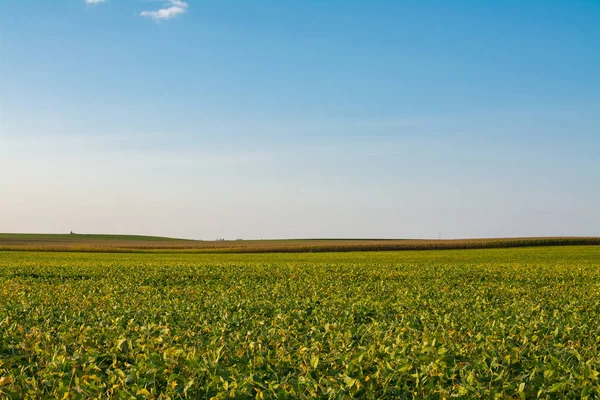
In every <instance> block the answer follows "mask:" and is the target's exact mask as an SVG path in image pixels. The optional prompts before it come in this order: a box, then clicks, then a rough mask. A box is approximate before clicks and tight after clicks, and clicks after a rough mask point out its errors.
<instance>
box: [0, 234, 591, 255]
mask: <svg viewBox="0 0 600 400" xmlns="http://www.w3.org/2000/svg"><path fill="white" fill-rule="evenodd" d="M565 245H600V237H539V238H535V237H533V238H532V237H528V238H489V239H485V238H484V239H453V240H433V239H288V240H188V239H173V238H167V237H157V236H138V235H86V234H83V235H80V234H66V235H60V234H59V235H57V234H15V233H0V250H13V251H86V252H124V253H129V252H168V251H177V252H190V253H304V252H343V251H393V250H444V249H446V250H447V249H486V248H512V247H532V246H565Z"/></svg>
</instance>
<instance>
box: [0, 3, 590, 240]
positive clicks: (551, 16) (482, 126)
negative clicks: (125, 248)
mask: <svg viewBox="0 0 600 400" xmlns="http://www.w3.org/2000/svg"><path fill="white" fill-rule="evenodd" d="M599 71H600V2H598V1H578V0H569V1H566V0H563V1H559V0H556V1H510V0H509V1H452V2H450V1H426V2H422V1H377V0H372V1H371V0H370V1H356V0H348V1H341V0H337V1H336V0H320V1H317V0H311V1H308V0H306V1H297V0H290V1H272V0H271V1H267V0H264V1H250V0H246V1H235V0H220V1H215V0H212V1H211V0H189V1H181V0H171V1H167V0H165V1H151V0H131V1H117V0H106V1H100V0H64V1H63V0H57V1H42V0H4V1H2V3H0V232H44V233H46V232H47V233H64V232H68V231H70V230H73V231H75V232H80V233H135V234H152V235H164V236H175V237H187V238H198V239H214V238H217V237H224V238H230V239H235V238H247V239H249V238H300V237H381V238H402V237H422V238H429V237H437V236H438V234H439V233H440V232H441V234H442V236H443V237H445V238H458V237H493V236H550V235H590V236H594V235H595V236H600V206H599V205H600V72H599Z"/></svg>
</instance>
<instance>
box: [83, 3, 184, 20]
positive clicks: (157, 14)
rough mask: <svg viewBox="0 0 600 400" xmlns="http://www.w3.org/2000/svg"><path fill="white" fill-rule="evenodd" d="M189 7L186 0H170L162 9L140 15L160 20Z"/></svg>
mask: <svg viewBox="0 0 600 400" xmlns="http://www.w3.org/2000/svg"><path fill="white" fill-rule="evenodd" d="M92 1H98V0H92ZM187 7H188V3H186V2H185V1H181V0H169V1H168V3H166V7H165V8H161V9H159V10H155V11H142V12H141V13H140V15H141V16H142V17H149V18H152V19H153V20H155V21H160V20H163V19H171V18H173V17H175V16H177V15H179V14H183V13H185V11H186V9H187Z"/></svg>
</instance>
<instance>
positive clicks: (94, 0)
mask: <svg viewBox="0 0 600 400" xmlns="http://www.w3.org/2000/svg"><path fill="white" fill-rule="evenodd" d="M105 1H106V0H85V4H99V3H104V2H105Z"/></svg>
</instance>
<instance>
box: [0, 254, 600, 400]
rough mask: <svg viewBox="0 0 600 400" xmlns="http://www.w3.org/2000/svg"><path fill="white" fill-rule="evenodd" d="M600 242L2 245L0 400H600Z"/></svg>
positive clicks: (0, 262)
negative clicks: (274, 249)
mask: <svg viewBox="0 0 600 400" xmlns="http://www.w3.org/2000/svg"><path fill="white" fill-rule="evenodd" d="M598 321H600V246H578V247H576V246H568V247H561V246H554V247H528V248H511V249H507V248H502V249H483V250H482V249H474V250H469V251H464V250H440V251H402V252H394V251H388V252H345V253H300V254H286V253H277V254H238V253H234V254H197V253H196V254H194V253H123V254H119V253H78V252H69V253H59V252H26V251H19V252H10V251H5V252H0V393H2V394H0V398H2V396H4V397H7V398H19V399H20V398H30V399H43V398H48V399H54V398H111V397H114V398H139V399H145V398H148V399H150V398H163V399H167V398H172V399H178V398H189V399H210V398H216V399H221V398H223V399H225V398H290V399H291V398H306V399H307V398H335V399H338V398H339V399H341V398H353V397H356V398H371V399H379V398H390V399H392V398H393V399H398V398H399V399H402V398H406V399H410V398H432V399H441V398H451V397H458V398H484V399H488V398H505V399H515V398H516V399H518V398H522V399H525V398H536V397H537V398H554V399H564V398H573V399H575V398H577V399H579V398H590V399H592V398H597V397H598V396H600V383H599V375H600V325H599V324H598Z"/></svg>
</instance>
